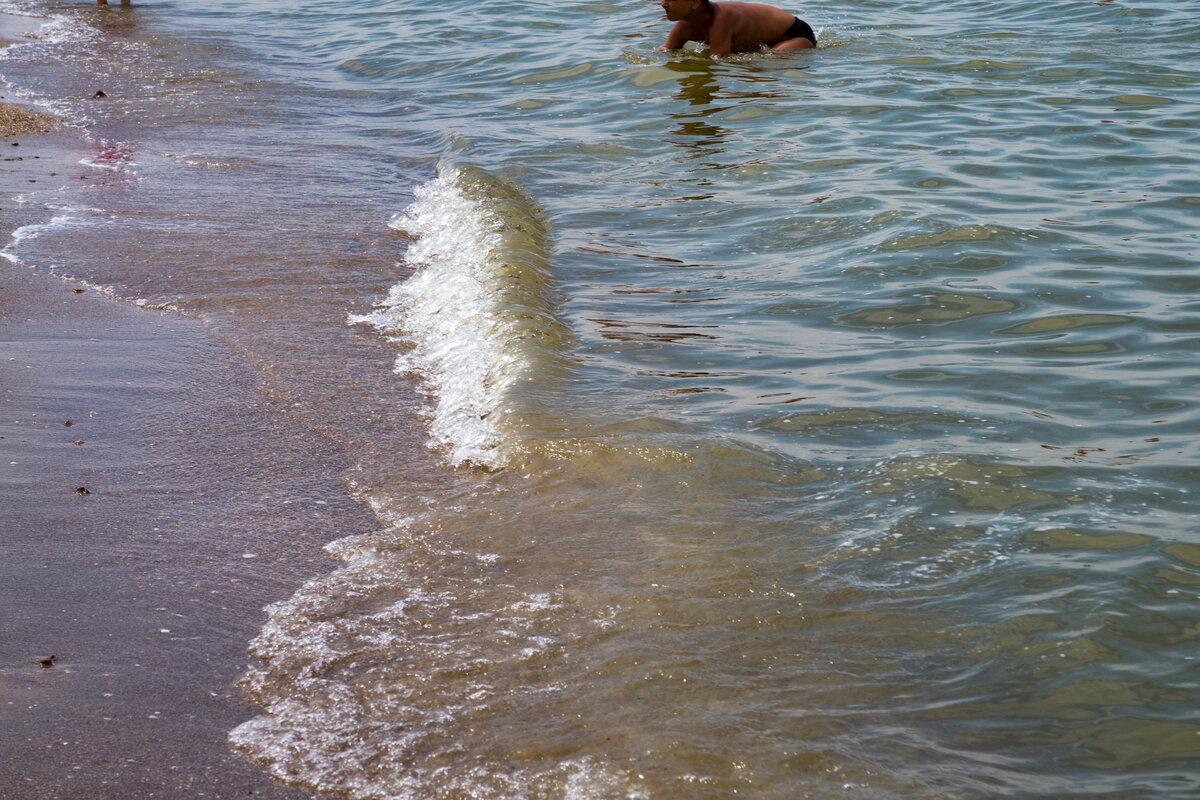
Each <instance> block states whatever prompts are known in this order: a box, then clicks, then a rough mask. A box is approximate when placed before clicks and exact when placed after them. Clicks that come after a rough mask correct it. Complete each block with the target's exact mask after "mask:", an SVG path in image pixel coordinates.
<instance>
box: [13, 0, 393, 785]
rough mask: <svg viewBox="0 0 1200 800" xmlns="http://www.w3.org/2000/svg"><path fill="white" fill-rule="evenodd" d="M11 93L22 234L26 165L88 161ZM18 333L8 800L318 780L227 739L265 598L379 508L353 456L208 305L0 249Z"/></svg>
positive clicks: (35, 172)
mask: <svg viewBox="0 0 1200 800" xmlns="http://www.w3.org/2000/svg"><path fill="white" fill-rule="evenodd" d="M8 16H11V15H7V14H0V17H8ZM0 29H7V28H5V26H3V25H0ZM3 39H4V36H3V32H2V31H0V40H3ZM0 111H2V112H3V113H0V125H2V126H3V127H2V128H0V131H2V137H0V145H2V146H3V150H4V151H5V152H4V154H3V155H4V156H5V157H6V158H5V160H4V162H3V167H4V169H2V170H0V208H3V209H4V210H5V212H6V214H5V217H4V222H3V224H2V225H0V234H3V237H4V241H5V243H6V244H7V243H8V242H9V241H11V238H10V237H11V236H12V234H13V232H14V231H15V230H16V229H18V228H20V227H22V226H23V225H28V224H35V223H38V222H43V221H45V219H40V218H39V215H42V216H44V215H45V211H44V210H43V209H40V208H36V207H29V206H21V205H18V204H16V203H15V202H14V198H15V196H17V195H18V194H20V192H21V191H22V190H23V189H24V188H25V187H26V186H27V185H28V183H31V182H52V181H55V180H62V179H63V177H64V176H66V177H67V178H68V179H69V178H72V177H76V176H78V175H80V174H82V173H81V170H84V168H82V167H80V166H79V164H78V158H79V151H78V141H77V137H73V136H72V135H71V131H70V130H69V129H68V128H66V127H65V126H56V125H54V124H53V122H54V120H53V118H51V117H48V116H47V115H44V114H41V113H39V112H35V111H30V110H28V109H24V108H22V107H19V106H15V105H12V104H6V105H5V106H4V107H3V108H2V109H0ZM9 111H11V112H12V113H8V112H9ZM18 137H19V138H18ZM14 143H15V144H16V146H14ZM14 212H15V213H14ZM0 343H2V345H0V346H2V347H3V353H4V357H3V358H2V359H0V409H2V412H3V413H2V415H0V455H2V456H3V458H0V469H2V470H3V472H0V495H2V496H3V502H2V503H0V531H3V533H2V534H0V537H2V538H0V581H2V582H3V585H5V586H6V587H7V591H6V592H5V593H4V598H3V600H0V631H2V632H3V635H2V636H0V688H2V689H3V694H4V696H5V701H4V702H3V703H0V729H3V730H4V731H5V737H4V745H3V748H2V749H0V754H2V756H3V757H2V758H0V800H40V799H41V798H45V799H46V800H49V799H50V798H55V799H56V800H57V799H59V798H64V797H89V798H97V799H98V800H108V799H109V798H111V799H112V800H117V798H120V799H121V800H137V799H138V798H151V797H156V798H161V797H172V798H185V797H216V798H233V797H239V798H245V797H248V796H253V797H258V798H271V799H274V800H302V798H311V797H312V795H311V794H310V793H308V792H305V791H301V790H298V789H294V788H287V787H283V786H281V785H279V784H276V783H275V782H274V781H273V780H272V779H271V778H270V777H269V776H268V774H267V773H266V772H265V771H263V770H261V769H260V768H259V767H257V766H254V765H251V764H249V763H248V762H246V761H244V760H243V759H242V758H241V756H239V755H237V754H236V753H234V752H233V751H232V750H231V749H230V748H229V747H228V744H227V741H226V740H227V735H228V733H229V731H230V730H231V729H232V728H233V727H235V726H236V725H238V724H240V723H241V722H244V721H245V720H247V719H250V718H251V717H253V716H254V715H255V714H256V709H255V708H253V707H252V706H251V705H250V704H249V703H248V702H247V701H246V700H245V698H244V697H243V695H242V692H241V691H240V690H239V689H238V688H237V687H236V686H235V682H236V681H237V679H238V678H239V677H240V675H241V674H242V673H243V672H244V670H245V667H246V665H247V664H248V663H249V661H250V658H249V656H248V655H247V654H246V647H247V644H248V642H249V640H250V639H251V638H252V637H253V636H255V635H256V634H257V633H258V630H259V628H260V626H261V625H262V624H263V622H264V620H265V616H264V614H263V611H262V609H263V607H264V606H265V605H267V604H268V603H271V602H274V601H278V600H283V599H286V598H287V597H288V596H290V595H291V593H292V592H293V591H294V590H295V588H296V587H297V586H298V585H300V584H301V583H302V582H303V581H304V580H307V579H309V578H311V577H312V576H313V575H314V574H319V573H320V572H322V571H325V570H328V569H331V568H332V567H333V561H332V560H331V559H329V558H328V557H327V556H325V555H324V553H323V552H322V551H321V547H322V546H323V545H324V544H325V543H326V542H328V541H331V540H333V539H336V538H340V537H342V536H346V535H349V534H352V533H361V532H362V531H364V530H366V529H368V528H369V527H370V526H371V525H372V520H371V518H370V515H369V513H368V512H367V511H366V510H365V509H363V508H362V507H361V506H359V505H358V504H357V503H356V502H355V501H354V500H352V499H351V498H350V497H349V495H348V494H347V493H346V491H345V488H344V486H343V485H342V483H341V480H340V477H339V475H340V473H341V471H342V470H343V469H344V467H345V463H344V455H343V454H342V453H341V451H340V450H338V449H337V447H336V446H335V445H334V444H332V443H330V442H328V441H325V440H323V439H321V438H320V437H318V436H316V435H315V434H313V433H311V432H310V431H309V430H307V429H306V428H305V426H304V425H303V423H302V422H300V421H297V420H294V419H292V418H291V417H289V416H288V415H287V414H285V413H284V410H283V409H282V408H280V407H278V406H277V405H276V404H275V403H274V402H273V401H271V400H270V399H268V398H267V397H265V396H264V395H263V394H261V393H260V392H259V391H258V384H259V376H258V375H257V373H256V371H255V370H254V368H253V367H252V366H251V365H249V364H248V363H246V362H245V361H244V360H243V359H242V358H241V357H240V356H239V355H238V354H237V353H236V352H234V350H233V348H232V347H231V346H230V345H228V344H226V343H224V342H221V341H219V340H218V339H216V338H215V337H213V336H212V335H211V334H210V333H209V331H208V329H207V326H206V324H205V323H204V322H203V321H202V320H198V319H193V318H190V317H185V316H183V315H180V314H175V313H170V312H160V311H154V310H147V309H143V308H139V307H137V306H135V305H134V304H131V303H127V302H123V301H119V300H114V299H111V298H109V297H107V296H105V295H104V294H103V293H102V292H101V291H98V290H96V289H94V288H91V287H88V286H86V285H84V284H80V283H76V282H73V281H70V280H66V279H63V278H60V277H57V276H55V275H53V274H50V273H49V272H48V271H46V269H45V268H44V267H42V266H40V265H27V264H24V263H21V262H18V261H14V260H13V259H11V258H5V259H0ZM268 442H269V443H270V446H269V447H264V443H268Z"/></svg>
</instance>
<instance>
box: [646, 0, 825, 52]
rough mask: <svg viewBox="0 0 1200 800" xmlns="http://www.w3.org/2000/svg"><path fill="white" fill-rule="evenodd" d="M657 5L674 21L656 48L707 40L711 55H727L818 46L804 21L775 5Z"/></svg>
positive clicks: (679, 1) (675, 1)
mask: <svg viewBox="0 0 1200 800" xmlns="http://www.w3.org/2000/svg"><path fill="white" fill-rule="evenodd" d="M659 4H660V5H661V6H662V8H663V11H665V12H667V19H668V20H670V21H671V22H674V23H675V27H673V28H671V33H670V34H669V35H668V36H667V43H666V44H664V45H663V46H662V47H660V48H658V49H659V50H678V49H679V48H681V47H683V46H684V45H685V44H687V43H688V42H708V52H709V53H710V54H711V55H714V56H727V55H729V54H730V53H752V52H754V51H756V50H761V49H762V48H764V47H768V48H770V49H771V50H774V51H776V52H786V51H789V50H806V49H808V48H810V47H816V46H817V35H816V34H815V33H813V29H812V28H811V27H809V25H808V23H807V22H805V21H804V20H802V19H800V18H799V17H793V16H792V15H791V14H789V13H787V12H786V11H782V10H780V9H778V8H775V7H774V6H766V5H762V4H761V3H735V2H733V0H721V2H717V0H660V3H659Z"/></svg>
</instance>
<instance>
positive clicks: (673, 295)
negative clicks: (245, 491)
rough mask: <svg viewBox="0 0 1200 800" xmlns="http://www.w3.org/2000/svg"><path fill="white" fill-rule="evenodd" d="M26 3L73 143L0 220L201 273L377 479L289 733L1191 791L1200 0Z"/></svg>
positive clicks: (666, 769) (329, 751)
mask: <svg viewBox="0 0 1200 800" xmlns="http://www.w3.org/2000/svg"><path fill="white" fill-rule="evenodd" d="M11 8H14V7H13V6H10V9H11ZM19 8H23V9H26V10H27V11H30V12H36V13H38V14H41V15H44V16H47V17H48V19H49V23H48V27H47V28H46V29H45V33H44V35H43V36H42V37H41V38H40V39H37V40H34V41H31V42H28V43H25V44H22V45H18V46H16V47H14V48H10V49H9V50H8V51H6V53H5V55H4V57H3V58H4V60H3V61H2V62H0V73H3V75H4V76H5V78H6V79H7V80H8V81H9V82H11V83H12V84H15V85H16V86H17V87H18V88H19V89H20V91H22V92H24V93H25V94H26V96H27V97H29V98H30V99H32V100H34V101H36V102H40V103H42V104H45V105H47V106H49V107H51V108H54V109H56V110H58V111H59V112H60V113H64V114H66V115H67V116H68V117H69V118H70V119H72V120H74V121H75V123H76V124H77V125H78V126H79V131H80V142H81V144H80V148H81V160H82V161H83V163H82V164H81V165H80V170H81V176H82V177H83V178H84V180H77V179H74V178H73V179H72V182H64V184H63V185H61V186H50V187H44V188H43V187H38V188H36V189H31V190H30V192H29V193H28V194H27V195H26V196H25V197H24V198H23V199H24V202H25V204H26V206H28V207H43V208H44V209H45V211H46V217H47V220H48V224H46V225H43V226H40V227H37V228H27V229H23V230H22V231H19V232H18V235H17V237H15V239H14V241H13V242H10V243H9V245H8V247H7V248H6V250H5V253H6V254H7V255H8V257H9V260H10V261H14V262H19V263H25V264H30V265H34V266H39V267H42V268H46V269H52V270H54V271H57V272H59V273H61V274H64V275H70V276H73V277H74V278H76V279H78V280H81V281H85V282H87V283H88V284H91V285H95V286H97V287H102V288H103V289H104V290H105V291H108V292H110V293H112V294H113V295H114V296H117V297H120V298H125V299H128V300H130V301H134V302H140V303H142V304H143V305H146V306H149V307H151V308H158V309H167V310H169V311H171V312H172V313H186V314H191V315H196V316H200V317H202V318H204V319H206V320H209V321H210V323H211V326H212V328H213V330H214V332H215V333H216V334H217V335H219V336H222V337H223V338H226V339H228V340H230V341H232V342H234V343H235V344H236V345H237V346H238V347H239V348H241V349H242V350H243V351H244V352H245V353H246V355H247V357H248V358H250V359H251V360H252V361H253V362H254V363H255V364H257V365H258V367H259V368H260V372H261V374H262V376H263V390H264V392H265V393H267V394H268V395H270V396H271V397H273V398H275V400H276V401H277V402H278V403H279V404H280V407H281V408H284V409H286V410H287V411H288V413H291V414H294V415H296V416H297V417H299V418H301V419H303V420H305V421H306V422H307V423H308V424H309V425H310V427H311V428H312V429H313V430H314V431H315V432H317V433H319V434H321V435H325V436H328V437H330V438H332V439H333V440H335V441H338V442H340V443H341V444H342V445H343V447H344V449H345V452H346V454H347V458H348V461H349V463H351V464H352V467H351V468H350V469H349V470H348V471H347V473H346V474H345V476H344V478H345V482H346V486H347V491H348V492H350V493H351V494H352V495H353V496H355V497H356V498H358V499H359V500H361V502H363V503H364V504H366V505H367V506H368V507H370V508H371V509H372V510H373V511H374V513H375V515H376V518H377V521H378V527H377V529H376V530H373V531H363V532H362V535H361V536H358V537H354V538H351V539H347V540H340V541H337V542H333V543H331V544H330V546H329V548H328V549H329V551H330V553H331V555H332V556H334V557H335V558H337V559H340V562H333V564H335V566H331V571H330V572H329V573H328V574H323V575H314V576H313V579H312V580H311V581H310V582H308V583H307V584H305V585H304V586H300V587H297V588H296V593H295V594H294V595H293V596H292V597H290V598H282V597H281V598H280V602H279V603H277V604H275V605H273V606H271V607H269V608H268V609H267V619H266V623H265V625H264V627H263V630H262V633H261V635H260V636H259V637H258V638H257V639H255V641H254V642H252V643H251V644H250V649H251V653H252V655H253V658H254V661H253V664H252V666H251V667H250V668H249V670H248V672H247V674H246V677H245V678H244V679H243V688H244V689H245V691H246V692H247V694H248V696H249V697H250V699H251V700H252V701H253V702H254V703H256V704H257V705H258V706H259V707H260V708H261V714H260V715H259V716H257V717H256V718H254V719H251V720H247V722H246V723H245V724H244V725H242V726H240V727H239V728H237V729H236V730H234V731H232V732H231V735H230V742H231V745H232V746H233V747H234V748H235V749H237V750H238V751H240V752H242V753H243V754H245V755H246V757H247V758H249V759H251V760H252V761H254V762H256V763H260V764H262V765H263V767H264V768H265V769H267V770H269V771H270V772H271V774H273V775H274V776H276V777H277V778H279V779H280V780H283V781H285V782H288V783H292V784H295V785H300V786H304V787H308V788H310V789H313V790H315V791H318V792H328V793H332V794H338V795H340V796H348V797H354V798H393V797H413V798H425V797H439V798H440V797H445V798H458V797H481V798H502V797H503V798H508V797H530V798H535V797H538V798H540V797H547V798H550V797H579V798H588V797H593V798H611V797H646V798H701V797H711V798H718V797H719V798H726V797H731V796H744V797H755V798H798V797H815V798H827V797H842V796H845V797H864V798H970V797H980V798H982V797H989V798H990V797H1022V798H1027V797H1056V798H1057V797H1113V798H1116V797H1121V798H1129V797H1155V798H1168V797H1178V798H1184V797H1193V796H1195V794H1196V793H1197V791H1200V770H1198V769H1197V764H1198V763H1200V715H1198V713H1197V708H1198V707H1200V681H1198V679H1197V673H1196V666H1195V665H1196V660H1197V657H1198V656H1200V639H1198V629H1197V623H1196V620H1197V618H1198V612H1200V595H1198V591H1200V531H1198V530H1197V526H1196V523H1195V522H1194V519H1195V518H1196V512H1197V502H1196V500H1195V497H1194V490H1195V488H1196V484H1197V477H1198V475H1200V473H1198V468H1200V452H1198V449H1197V445H1196V441H1197V434H1198V433H1200V419H1198V416H1197V406H1196V402H1195V399H1194V397H1195V394H1196V388H1197V369H1196V365H1195V353H1196V350H1197V347H1198V344H1200V321H1198V317H1197V306H1196V301H1195V292H1196V289H1197V288H1200V280H1198V279H1197V277H1196V275H1195V271H1196V256H1197V251H1198V249H1197V248H1198V245H1197V227H1196V224H1195V222H1196V219H1197V213H1198V212H1200V181H1198V180H1197V178H1196V175H1197V166H1198V164H1200V137H1198V136H1197V130H1198V129H1200V47H1198V44H1197V43H1198V42H1200V23H1197V22H1196V21H1195V18H1194V16H1195V15H1194V14H1192V13H1191V8H1190V6H1189V5H1188V4H1185V3H1183V2H1182V1H1181V0H1171V1H1170V2H1146V3H1139V4H1137V5H1132V4H1121V3H1117V2H1098V3H1066V2H1062V3H1051V4H1034V3H1018V4H1011V3H1010V4H1003V5H1002V4H997V3H985V2H977V3H963V4H957V5H955V6H954V7H953V8H944V7H940V6H935V5H930V4H918V3H910V4H902V5H886V4H877V3H871V2H861V0H860V1H859V2H848V3H839V4H826V5H813V6H806V7H804V8H799V9H795V10H796V11H797V13H799V14H800V15H801V16H802V17H803V18H804V19H806V20H807V21H808V22H810V23H811V24H812V26H813V27H814V28H815V29H816V30H817V31H818V33H819V36H820V41H821V47H820V48H819V49H818V50H816V51H813V52H808V53H803V54H799V55H794V56H789V57H778V56H773V55H767V54H751V55H740V56H735V57H731V58H728V59H724V60H715V61H714V60H712V59H709V58H708V57H707V56H706V55H705V54H704V53H702V52H694V51H689V52H682V53H674V54H661V53H655V52H654V48H655V47H656V46H657V45H658V44H660V43H661V41H662V40H663V39H664V38H665V35H666V31H667V25H666V23H665V22H664V21H663V20H662V15H661V11H660V9H659V8H658V7H657V5H655V4H653V3H648V2H644V0H628V1H627V2H623V3H607V2H593V3H579V4H572V3H565V4H564V3H556V4H551V3H519V4H500V3H492V2H483V3H471V4H467V3H455V2H449V3H440V4H415V3H406V2H391V3H354V4H328V3H308V2H302V3H298V4H292V5H290V6H288V7H286V8H284V7H282V6H280V5H278V4H273V3H267V2H248V3H231V2H206V3H199V2H192V1H191V0H177V2H168V3H157V2H147V3H146V4H144V5H138V6H134V7H133V8H132V9H121V8H120V7H119V6H112V7H109V8H107V9H97V8H94V7H92V6H87V5H85V4H78V5H76V4H71V5H55V6H53V7H51V8H49V9H46V8H43V7H40V6H32V5H29V6H21V7H19ZM96 89H103V90H104V91H105V92H106V94H107V95H108V98H107V99H105V100H103V101H99V100H93V99H91V96H92V94H93V93H94V91H95V90H96Z"/></svg>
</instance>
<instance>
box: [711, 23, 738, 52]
mask: <svg viewBox="0 0 1200 800" xmlns="http://www.w3.org/2000/svg"><path fill="white" fill-rule="evenodd" d="M732 50H733V31H732V30H731V29H730V26H729V25H728V24H727V23H726V21H725V20H724V19H721V18H717V19H714V20H713V24H712V27H711V28H709V29H708V54H709V55H710V56H727V55H729V53H730V52H732Z"/></svg>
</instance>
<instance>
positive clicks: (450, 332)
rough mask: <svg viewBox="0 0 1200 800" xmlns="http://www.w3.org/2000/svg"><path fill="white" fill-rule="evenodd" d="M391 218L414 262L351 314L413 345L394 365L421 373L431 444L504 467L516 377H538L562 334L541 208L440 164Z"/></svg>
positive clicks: (482, 177)
mask: <svg viewBox="0 0 1200 800" xmlns="http://www.w3.org/2000/svg"><path fill="white" fill-rule="evenodd" d="M391 227H392V228H394V229H396V230H398V231H402V232H404V233H406V234H407V235H409V236H410V237H412V239H413V241H412V244H411V245H410V246H409V249H408V253H407V255H406V259H405V260H406V262H407V265H408V266H409V267H411V268H412V269H413V274H412V275H411V277H409V278H408V279H407V280H405V281H403V282H401V283H398V284H396V285H395V286H393V287H392V288H391V291H390V292H389V293H388V296H387V298H386V299H385V300H383V301H382V302H380V303H379V304H378V305H377V306H376V308H375V311H374V312H372V313H370V314H366V315H352V316H351V317H350V318H349V322H350V323H351V324H358V323H367V324H370V325H373V326H374V327H375V328H376V329H377V330H379V331H380V332H381V333H383V334H384V335H385V336H387V337H389V338H391V339H393V340H396V341H398V342H401V343H403V344H406V345H408V346H409V347H411V349H410V350H409V351H408V352H406V353H403V354H402V355H400V356H399V357H398V358H397V359H396V371H397V372H408V373H414V374H417V375H419V376H420V377H421V378H422V379H423V382H424V385H425V388H426V391H427V393H428V394H429V396H430V398H431V401H432V408H431V410H430V412H429V414H430V417H431V423H430V433H431V437H432V440H433V446H435V447H437V448H439V449H444V450H445V451H446V453H447V457H448V458H449V460H450V461H451V462H452V463H454V464H456V465H461V464H466V463H472V464H476V465H479V466H483V467H487V468H490V469H499V468H501V467H503V466H504V464H505V462H506V460H507V458H508V456H509V455H510V453H511V451H512V449H513V447H514V446H515V445H516V442H515V441H514V440H515V434H513V433H512V432H511V430H510V429H509V426H507V425H506V418H507V417H508V416H510V415H513V414H515V413H517V410H516V408H515V407H514V403H516V402H517V399H516V398H514V397H513V396H512V389H513V387H514V385H515V384H516V383H517V382H518V381H523V380H526V379H527V380H529V381H534V382H536V379H537V377H538V375H539V373H540V372H541V371H542V370H541V367H543V366H548V365H550V364H552V363H553V362H554V361H555V360H557V359H558V358H559V352H560V350H561V341H562V339H563V330H562V325H561V323H560V322H559V321H558V320H557V319H556V317H555V316H554V312H553V303H552V298H551V286H550V280H549V264H548V256H547V253H548V251H549V234H548V231H547V227H546V224H545V222H544V220H543V219H542V216H541V210H540V209H539V208H538V207H537V205H536V204H535V203H533V202H532V201H531V200H530V199H529V198H527V197H526V196H524V195H523V194H522V193H521V192H520V190H518V189H517V188H516V187H515V186H513V185H512V184H510V183H508V182H507V181H504V180H501V179H499V178H496V177H494V176H492V175H489V174H488V173H486V172H484V171H483V170H479V169H475V168H469V167H453V166H446V165H443V166H441V167H440V168H439V170H438V175H437V177H436V178H434V179H433V180H431V181H429V182H428V183H426V184H424V185H422V186H420V187H418V189H417V191H416V198H415V199H414V201H413V203H412V204H411V205H409V206H408V208H407V209H405V210H404V211H403V212H402V213H401V214H399V215H397V216H396V217H395V218H394V219H393V220H392V222H391Z"/></svg>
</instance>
